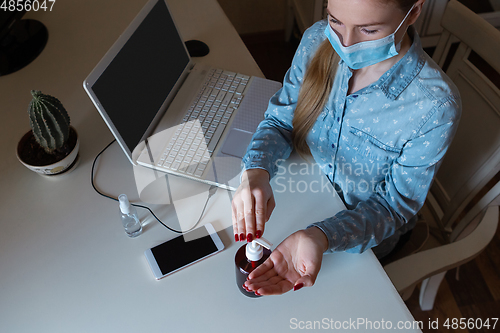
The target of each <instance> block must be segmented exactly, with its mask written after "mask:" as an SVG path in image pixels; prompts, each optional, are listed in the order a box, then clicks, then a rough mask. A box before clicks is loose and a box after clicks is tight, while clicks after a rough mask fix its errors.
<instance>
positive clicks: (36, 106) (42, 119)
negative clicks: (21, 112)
mask: <svg viewBox="0 0 500 333" xmlns="http://www.w3.org/2000/svg"><path fill="white" fill-rule="evenodd" d="M31 95H32V96H33V99H32V100H31V102H30V105H29V108H28V113H29V118H30V126H31V130H32V132H33V135H34V136H35V139H36V141H37V142H38V143H39V144H40V146H42V147H43V148H44V149H45V151H46V152H47V153H49V154H54V152H55V151H56V150H57V149H60V148H61V147H62V146H63V145H64V144H65V143H66V141H68V138H69V130H70V127H69V124H70V119H69V115H68V112H66V109H65V108H64V106H63V105H62V103H61V102H60V101H59V100H58V99H57V98H55V97H53V96H50V95H45V94H42V92H41V91H37V90H32V91H31Z"/></svg>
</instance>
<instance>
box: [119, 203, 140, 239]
mask: <svg viewBox="0 0 500 333" xmlns="http://www.w3.org/2000/svg"><path fill="white" fill-rule="evenodd" d="M118 201H119V202H120V216H121V219H122V224H123V227H124V228H125V232H126V233H127V235H128V236H129V237H137V236H139V235H140V234H141V232H142V226H141V222H140V221H139V217H138V216H137V210H136V209H135V207H134V206H132V205H131V204H130V202H129V201H128V198H127V195H125V194H120V196H119V197H118Z"/></svg>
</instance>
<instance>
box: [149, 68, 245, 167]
mask: <svg viewBox="0 0 500 333" xmlns="http://www.w3.org/2000/svg"><path fill="white" fill-rule="evenodd" d="M249 79H250V77H249V76H247V75H242V74H237V73H233V72H229V71H224V70H221V69H211V70H210V71H209V73H208V75H207V78H206V80H205V82H204V83H203V87H202V88H201V90H200V92H199V93H198V95H197V96H196V97H195V99H194V100H193V103H192V104H191V106H190V107H189V108H188V110H187V112H186V114H185V115H184V118H183V119H182V123H181V124H180V125H179V126H177V127H178V128H177V130H176V131H175V133H174V135H173V137H172V139H171V140H170V142H169V143H168V144H167V146H166V148H165V151H164V152H163V154H162V157H161V159H160V161H158V163H157V165H158V166H159V167H163V168H165V169H170V170H173V171H176V172H180V173H185V174H188V175H190V176H194V177H201V176H202V175H203V172H204V171H205V168H206V167H207V165H208V163H209V162H210V157H211V156H212V154H213V152H214V149H215V147H216V146H217V143H218V142H219V139H220V137H221V135H222V133H223V132H224V129H225V128H226V125H227V124H228V122H229V120H230V118H231V116H232V114H233V113H234V111H235V110H236V109H237V108H238V106H239V105H240V102H241V99H242V97H243V96H242V93H243V91H244V90H245V88H246V86H247V84H248V81H249Z"/></svg>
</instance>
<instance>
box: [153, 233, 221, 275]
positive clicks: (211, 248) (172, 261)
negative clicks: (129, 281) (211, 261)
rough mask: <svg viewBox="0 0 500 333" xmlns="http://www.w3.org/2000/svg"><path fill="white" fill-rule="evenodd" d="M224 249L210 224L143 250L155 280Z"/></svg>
mask: <svg viewBox="0 0 500 333" xmlns="http://www.w3.org/2000/svg"><path fill="white" fill-rule="evenodd" d="M223 249H224V244H223V243H222V241H221V240H220V238H219V235H218V234H217V232H215V229H214V227H213V226H212V224H210V223H207V224H205V225H204V226H203V227H200V228H197V229H194V230H192V231H190V232H188V233H186V234H184V235H181V236H178V237H176V238H174V239H171V240H169V241H167V242H165V243H162V244H160V245H157V246H155V247H153V248H150V249H148V250H146V251H145V252H144V254H145V255H146V259H147V260H148V263H149V266H150V267H151V270H152V271H153V275H154V276H155V278H156V279H157V280H159V279H161V278H164V277H165V276H167V275H170V274H172V273H175V272H177V271H179V270H181V269H183V268H184V267H187V266H189V265H192V264H194V263H196V262H198V261H200V260H203V259H205V258H207V257H209V256H211V255H214V254H216V253H218V252H220V251H222V250H223Z"/></svg>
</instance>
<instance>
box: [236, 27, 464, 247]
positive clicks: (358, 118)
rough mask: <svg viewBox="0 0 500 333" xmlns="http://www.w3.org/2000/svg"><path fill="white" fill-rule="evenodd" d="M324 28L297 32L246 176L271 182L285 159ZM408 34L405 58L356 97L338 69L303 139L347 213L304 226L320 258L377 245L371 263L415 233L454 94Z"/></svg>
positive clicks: (446, 136)
mask: <svg viewBox="0 0 500 333" xmlns="http://www.w3.org/2000/svg"><path fill="white" fill-rule="evenodd" d="M326 24H328V23H327V21H326V20H323V21H319V22H317V23H315V24H314V25H313V26H312V27H310V28H309V29H308V30H307V31H306V32H305V33H304V35H303V37H302V40H301V42H300V45H299V47H298V49H297V51H296V53H295V56H294V59H293V62H292V65H291V67H290V69H289V70H288V72H287V74H286V75H285V78H284V82H283V88H282V89H281V90H279V91H278V92H277V93H276V94H275V95H274V96H273V97H272V98H271V100H270V102H269V106H268V109H267V111H266V113H265V119H264V120H263V121H262V122H261V123H260V125H259V127H258V128H257V131H256V133H255V134H254V136H253V138H252V141H251V143H250V145H249V146H248V149H247V152H246V155H245V156H244V158H243V161H242V164H243V169H244V170H246V169H251V168H262V169H265V170H267V171H268V172H269V174H270V176H271V177H273V176H274V175H275V174H276V172H277V169H278V162H279V161H281V160H283V159H286V158H287V157H288V156H289V155H290V153H291V151H292V148H293V145H292V140H291V132H292V119H293V114H294V109H295V106H296V103H297V98H298V94H299V89H300V87H301V83H302V79H303V77H304V73H305V71H306V69H307V66H308V64H309V62H310V61H311V59H312V57H313V56H314V53H315V52H316V50H317V48H318V47H319V45H320V44H321V43H322V42H323V41H324V40H325V39H326V36H325V34H324V30H325V27H326ZM408 32H409V34H410V36H411V37H412V38H413V43H412V46H411V48H410V49H409V51H408V52H407V53H406V54H405V55H404V57H403V58H402V59H401V60H400V61H398V62H397V63H396V64H395V65H394V66H393V67H392V68H391V69H389V70H388V71H387V72H386V73H385V74H384V75H382V76H381V77H380V78H379V79H378V81H376V82H374V83H373V84H371V85H369V86H367V87H365V88H363V89H361V90H359V91H357V92H355V93H352V94H350V95H347V92H348V84H349V79H350V78H351V76H352V71H351V70H350V69H349V68H348V67H347V65H346V64H345V63H344V62H343V61H342V60H341V61H340V62H339V67H338V70H337V74H336V76H335V79H334V83H333V87H332V91H331V92H330V96H329V99H328V101H327V103H326V106H325V107H324V109H323V111H322V112H321V114H320V115H319V117H318V119H317V120H316V122H315V124H314V125H313V127H312V129H311V131H310V132H309V134H308V135H307V138H306V142H307V145H308V146H309V148H310V151H311V154H312V156H313V158H314V160H315V161H316V163H317V164H318V165H319V167H320V168H321V170H322V171H323V172H324V173H325V175H326V176H327V177H328V179H329V180H330V182H331V183H332V184H334V186H335V188H336V189H337V191H338V192H339V195H340V197H341V198H342V199H343V201H344V203H345V205H346V207H347V210H344V211H341V212H339V213H338V214H336V215H335V216H333V217H331V218H328V219H325V220H324V221H320V222H316V223H313V224H312V225H310V226H313V225H314V226H317V227H319V228H320V229H321V230H322V231H323V232H324V233H325V234H326V236H327V238H328V241H329V250H328V251H327V252H336V251H348V252H358V253H361V252H363V251H365V250H366V249H369V248H372V247H374V246H377V245H379V246H378V247H377V248H374V251H375V253H376V254H378V255H379V254H385V253H387V252H389V251H390V250H391V249H392V248H393V247H394V246H395V244H396V242H397V240H398V239H399V235H400V234H402V233H403V232H406V231H407V230H409V229H410V228H412V227H413V226H414V224H415V220H416V219H415V218H414V217H415V216H416V214H417V212H418V211H419V210H420V208H421V207H422V205H423V203H424V200H425V198H426V196H427V192H428V190H429V186H430V185H431V182H432V179H433V177H434V175H435V174H436V172H437V169H438V167H439V165H440V162H441V160H442V159H443V156H444V154H445V152H446V150H447V148H448V146H449V145H450V143H451V140H452V138H453V136H454V133H455V131H456V128H457V125H458V121H459V118H460V113H461V101H460V95H459V92H458V89H457V88H456V86H455V85H454V84H453V83H452V81H451V80H450V79H449V78H448V77H447V76H446V75H445V74H444V73H443V72H442V70H441V69H440V68H439V66H438V65H437V64H436V63H435V62H434V61H433V60H432V59H431V58H430V57H429V56H428V55H427V54H426V53H425V52H424V51H423V49H422V46H421V43H420V39H419V37H418V35H417V33H416V31H415V29H413V27H410V29H408ZM304 209H306V208H304ZM310 222H314V221H310ZM384 240H385V241H384ZM382 241H384V242H383V243H382ZM381 243H382V244H381Z"/></svg>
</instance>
